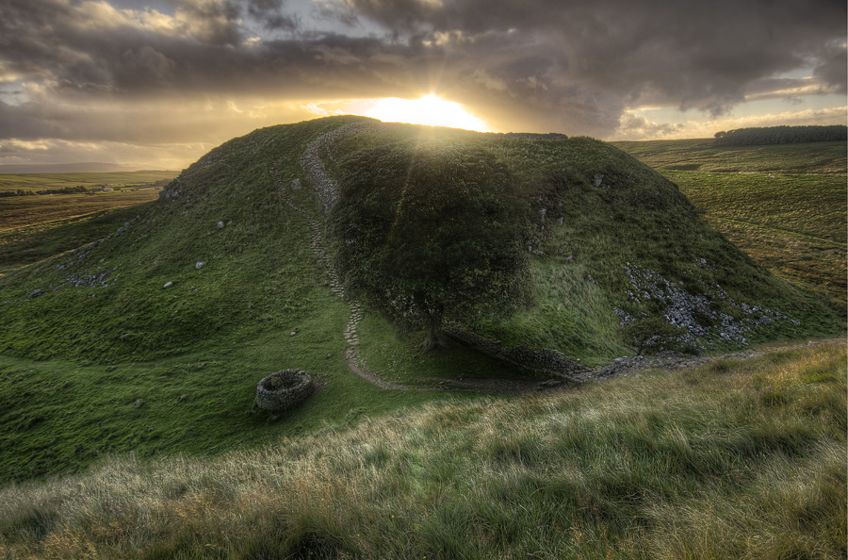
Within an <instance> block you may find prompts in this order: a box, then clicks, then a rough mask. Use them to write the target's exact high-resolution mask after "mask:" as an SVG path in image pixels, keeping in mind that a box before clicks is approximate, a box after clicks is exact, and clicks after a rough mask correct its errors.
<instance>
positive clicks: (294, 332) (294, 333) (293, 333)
mask: <svg viewBox="0 0 848 560" xmlns="http://www.w3.org/2000/svg"><path fill="white" fill-rule="evenodd" d="M296 334H297V331H292V332H290V333H289V336H295V335H296Z"/></svg>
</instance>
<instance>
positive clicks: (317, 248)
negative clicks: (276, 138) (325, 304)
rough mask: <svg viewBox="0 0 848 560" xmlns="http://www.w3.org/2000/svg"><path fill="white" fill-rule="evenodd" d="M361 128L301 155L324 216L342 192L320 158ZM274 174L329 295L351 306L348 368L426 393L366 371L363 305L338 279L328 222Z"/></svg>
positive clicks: (347, 129) (374, 380)
mask: <svg viewBox="0 0 848 560" xmlns="http://www.w3.org/2000/svg"><path fill="white" fill-rule="evenodd" d="M362 126H367V125H363V124H360V123H354V124H350V125H345V126H340V127H338V128H335V129H333V130H332V131H330V132H327V133H325V134H322V135H320V136H319V137H318V138H316V139H315V140H313V141H312V142H310V143H309V144H308V145H307V146H306V149H305V150H304V151H303V154H302V155H301V158H300V164H301V167H302V168H303V171H304V173H305V175H306V179H307V181H308V183H309V185H310V186H311V187H312V188H313V189H314V190H315V193H316V194H317V195H318V199H319V200H320V201H321V209H322V211H323V213H324V214H327V213H328V212H329V211H330V210H332V208H333V206H334V205H335V204H336V202H337V201H338V198H339V188H338V183H336V181H335V179H333V177H332V176H331V175H330V174H329V172H327V169H326V168H325V167H324V162H323V161H322V159H321V156H322V154H323V153H327V151H328V148H329V147H330V146H332V144H333V142H334V141H335V140H337V139H338V138H340V137H342V136H344V135H346V134H351V133H352V132H354V131H355V130H356V129H357V128H360V127H362ZM271 172H272V175H273V177H274V181H275V183H276V184H277V189H278V190H279V192H280V196H281V198H282V200H283V202H284V203H285V204H286V205H287V206H289V207H290V208H291V209H293V210H294V211H295V212H297V213H298V214H299V215H300V216H302V217H303V218H304V219H305V220H306V223H307V225H308V227H309V233H310V243H311V246H312V252H313V254H314V255H315V258H316V260H317V261H318V263H319V264H320V265H321V267H322V268H323V269H324V272H325V274H326V275H327V279H328V283H329V286H330V291H331V292H332V293H333V294H334V295H336V296H338V297H339V298H341V299H343V300H344V301H346V302H348V305H349V306H350V317H349V318H348V321H347V324H346V325H345V329H344V338H345V343H346V346H345V350H344V357H345V362H346V363H347V366H348V368H350V370H351V371H352V372H353V373H355V374H356V375H358V376H359V377H361V378H362V379H364V380H365V381H368V382H369V383H371V384H373V385H375V386H377V387H379V388H380V389H386V390H407V391H408V390H423V389H422V388H419V387H411V386H407V385H401V384H398V383H393V382H391V381H387V380H385V379H383V378H381V377H380V376H379V375H377V374H376V373H374V372H373V371H371V370H369V369H368V368H367V367H366V365H365V362H364V360H363V359H362V355H361V353H360V351H359V323H360V322H361V321H362V305H361V304H360V303H359V302H358V301H357V300H355V299H353V298H352V297H351V296H350V295H349V294H347V293H346V291H345V288H344V283H343V282H342V281H341V278H340V277H339V273H338V270H336V266H335V263H334V262H333V258H332V256H331V254H330V251H329V249H328V248H327V243H326V227H327V226H326V220H325V219H321V218H320V217H316V216H315V214H314V212H310V211H308V210H305V209H303V208H301V207H300V206H298V205H297V204H295V203H294V202H293V201H292V199H291V194H292V192H293V191H294V190H296V188H300V181H299V180H298V179H295V181H296V182H297V184H294V183H293V184H292V185H286V184H284V182H283V180H282V177H281V176H280V172H279V169H278V168H276V167H275V168H273V169H272V170H271Z"/></svg>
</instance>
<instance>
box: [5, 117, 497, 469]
mask: <svg viewBox="0 0 848 560" xmlns="http://www.w3.org/2000/svg"><path fill="white" fill-rule="evenodd" d="M338 124H339V122H338V121H331V122H327V121H319V122H317V123H312V124H310V125H306V126H302V127H278V128H272V129H266V130H264V131H260V132H258V133H257V134H255V135H253V136H251V137H249V138H248V139H246V140H236V141H234V142H232V143H231V144H230V145H228V146H227V147H225V148H224V149H222V150H221V151H220V152H219V154H220V153H223V154H225V157H223V159H222V161H219V162H218V164H217V165H212V166H208V167H203V166H196V167H195V168H193V169H192V170H190V171H189V172H188V173H186V175H185V176H184V177H183V181H185V183H186V184H189V183H190V186H189V187H186V188H184V189H183V193H182V196H181V197H180V198H178V199H176V200H173V201H168V202H164V201H163V202H157V203H154V204H152V205H148V206H144V207H140V208H139V209H138V214H137V219H136V220H135V221H132V222H131V223H130V226H129V227H128V228H127V229H126V231H125V232H124V233H123V234H118V233H117V232H116V230H110V235H109V236H108V237H107V238H106V239H105V240H104V241H103V242H102V243H100V244H99V245H96V246H94V247H93V248H90V249H85V250H83V251H80V252H76V253H65V254H62V255H58V256H56V257H54V258H51V259H47V260H45V261H42V262H39V263H38V264H35V265H32V266H29V267H26V268H24V269H22V270H20V271H18V272H15V273H13V274H10V275H8V276H7V277H6V278H2V279H0V314H2V316H3V321H2V323H0V346H2V349H0V352H2V356H0V438H2V442H3V445H0V480H22V479H26V478H30V477H34V476H43V475H45V474H52V473H57V472H65V471H68V470H76V469H79V468H81V467H84V466H86V465H87V464H89V463H90V462H91V461H92V460H94V459H96V458H97V457H100V456H102V455H103V454H105V453H126V452H128V451H135V452H136V453H139V454H140V455H143V456H148V455H153V454H157V453H162V452H174V451H177V450H180V451H189V452H197V453H204V454H208V453H212V452H218V451H221V450H224V449H231V448H234V447H239V446H244V445H250V444H253V443H256V442H258V441H262V440H265V439H267V438H268V437H269V436H271V435H273V434H281V433H285V434H293V433H299V432H301V431H314V430H316V429H319V428H320V427H322V426H324V425H326V424H339V423H341V424H344V423H346V422H348V421H350V420H351V419H355V418H357V417H358V416H359V415H361V414H364V413H366V412H367V413H368V414H379V413H381V412H384V411H387V410H392V409H395V408H397V407H399V406H404V405H408V404H411V403H420V402H423V401H427V400H431V399H433V398H440V399H444V398H459V399H465V398H467V396H463V395H459V396H456V397H449V396H445V395H442V394H435V393H429V392H422V393H397V392H381V391H378V390H376V389H374V388H373V387H372V386H370V385H369V384H367V383H365V382H364V381H362V380H360V379H359V378H357V377H356V376H354V375H353V374H352V373H351V372H350V371H349V370H348V369H347V366H346V365H345V364H344V361H343V357H342V349H343V345H344V340H343V338H342V331H343V328H344V324H345V321H346V320H347V313H348V310H347V306H346V305H345V304H343V303H342V302H341V301H339V300H338V299H337V298H336V297H335V296H333V295H332V294H331V293H330V291H329V289H328V288H327V287H326V285H325V284H326V279H325V277H324V274H323V271H322V270H321V269H320V268H319V266H318V264H317V263H316V262H315V259H314V256H313V254H312V252H311V249H310V238H309V229H308V227H307V223H306V221H305V219H304V218H303V217H301V216H299V215H297V214H295V213H293V212H291V211H290V210H289V209H288V207H287V206H285V204H283V202H282V200H281V199H280V196H279V191H278V190H277V187H278V185H277V184H276V183H275V181H274V180H272V178H271V176H270V175H269V168H270V167H271V166H272V165H279V168H280V173H281V175H282V177H283V178H284V180H285V181H286V184H287V183H288V181H290V180H291V179H293V178H295V177H298V176H300V174H301V169H300V162H299V156H300V153H301V152H302V149H303V145H304V143H305V142H306V141H307V140H309V139H310V138H311V137H312V136H314V135H315V134H318V133H320V132H321V131H323V130H327V129H328V128H329V127H332V126H336V125H338ZM212 157H213V158H214V157H217V156H216V155H213V156H212ZM298 196H299V197H300V198H299V199H297V202H298V203H300V204H302V205H303V206H305V207H306V208H312V206H311V205H313V204H314V203H315V202H314V200H313V199H312V196H311V194H310V193H309V192H308V191H307V190H306V189H303V190H301V191H300V192H299V193H297V194H295V197H298ZM219 220H223V221H225V222H226V224H227V225H226V227H225V228H224V229H220V230H219V229H218V228H217V227H216V223H217V221H219ZM197 260H204V261H206V263H207V264H206V266H205V267H204V268H203V269H201V270H197V269H195V262H196V261H197ZM57 265H63V266H64V268H62V269H61V270H60V269H59V268H58V267H57ZM104 271H105V272H109V276H108V285H107V286H105V287H103V286H91V287H77V288H74V287H71V286H69V285H68V284H63V282H64V281H65V280H66V279H67V277H68V276H69V275H77V276H81V277H85V276H86V275H89V274H92V273H98V272H104ZM167 281H173V282H174V283H175V287H174V288H173V289H168V290H165V289H163V287H162V286H163V284H164V283H165V282H167ZM37 288H41V289H45V290H48V292H47V293H46V294H45V295H43V296H41V297H38V298H34V299H32V298H29V294H30V292H31V291H32V290H34V289H37ZM292 330H296V331H297V333H298V334H297V335H296V336H294V337H292V336H290V335H289V333H290V332H291V331H292ZM393 336H394V334H393V333H392V332H391V331H390V330H386V331H385V332H384V333H383V334H382V335H379V336H377V337H375V340H376V341H378V342H379V341H380V340H382V339H381V338H380V337H383V338H384V339H385V340H391V338H392V337H393ZM404 352H405V351H404V350H403V349H402V348H401V349H397V350H396V352H395V354H396V355H397V354H399V356H400V358H401V359H403V360H404V363H409V364H415V367H417V368H419V370H412V371H413V372H414V371H424V372H425V373H426V374H427V375H428V376H431V375H432V376H435V377H439V376H441V377H444V376H446V375H447V372H446V371H445V369H446V368H450V370H451V371H453V372H455V373H457V375H463V374H464V368H468V370H469V372H470V374H472V375H474V374H477V375H479V371H480V370H481V369H482V370H485V371H488V370H491V369H493V368H492V364H491V362H490V361H488V360H487V359H485V358H482V357H480V356H477V355H476V354H471V353H470V352H468V351H464V352H460V354H461V355H460V356H458V358H461V361H460V363H461V365H460V366H459V367H457V366H456V364H447V363H445V362H444V360H440V359H439V358H438V357H429V356H427V357H423V358H421V357H419V358H416V356H417V355H416V354H415V353H414V351H413V349H412V348H409V349H408V350H406V352H407V353H404ZM34 360H35V361H34ZM285 367H301V368H305V369H307V370H309V371H312V372H314V373H316V374H317V375H318V376H319V378H321V380H322V381H323V382H324V383H325V386H324V388H323V389H322V390H321V391H320V392H319V393H318V395H316V396H315V397H313V398H311V399H310V400H309V401H308V402H307V403H306V404H305V406H303V407H302V408H299V409H298V410H297V411H296V412H295V413H294V414H293V416H291V417H288V418H286V419H284V420H283V421H280V422H276V423H269V422H268V420H267V416H266V415H263V414H258V413H255V412H252V411H251V404H252V395H253V391H254V387H255V384H256V382H257V381H258V380H259V379H260V378H261V377H262V376H263V375H265V374H267V373H269V372H271V371H275V370H278V369H282V368H285ZM494 373H500V374H504V375H507V374H512V373H513V372H509V371H506V372H494ZM139 400H141V401H143V403H140V405H139V406H136V402H137V401H139Z"/></svg>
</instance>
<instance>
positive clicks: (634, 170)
mask: <svg viewBox="0 0 848 560" xmlns="http://www.w3.org/2000/svg"><path fill="white" fill-rule="evenodd" d="M434 151H440V152H443V153H445V154H446V157H447V155H449V156H450V157H451V158H460V159H462V158H465V159H466V161H468V165H469V167H470V168H473V166H474V165H476V164H477V163H478V162H479V161H490V162H492V163H491V167H492V168H494V169H497V170H498V173H499V174H500V175H503V174H508V176H509V180H510V181H513V182H515V183H517V184H518V190H519V191H520V192H521V193H522V195H523V198H524V202H525V205H526V209H527V226H526V227H527V232H526V237H527V244H528V252H529V253H530V255H531V288H530V291H531V299H530V302H529V304H527V305H526V306H524V308H523V309H521V310H519V311H518V312H517V313H514V314H513V315H512V316H511V317H509V318H508V319H507V320H505V321H504V320H499V319H487V318H483V319H482V320H480V321H475V322H474V323H473V324H470V325H467V326H468V327H469V328H471V329H473V330H475V331H477V332H478V333H481V334H484V335H488V336H490V337H491V338H495V339H498V340H500V341H502V342H503V343H504V344H506V345H510V346H517V345H522V346H529V347H535V348H538V347H541V348H550V349H555V350H558V351H560V352H562V353H564V354H566V355H568V356H569V357H572V358H576V359H580V360H582V361H583V362H584V363H588V364H597V363H601V362H604V361H608V360H610V359H612V358H614V357H615V356H619V355H622V354H626V353H630V352H633V351H634V350H641V351H652V350H668V349H672V350H684V351H686V350H703V349H710V348H720V347H726V346H733V345H739V344H744V343H746V342H748V341H761V340H767V339H772V338H776V337H786V336H796V335H798V334H800V333H807V334H823V333H828V332H835V331H836V330H838V329H839V324H840V321H839V320H838V319H837V318H836V314H835V313H834V310H833V309H832V308H831V307H830V306H828V305H826V304H824V303H823V302H822V301H819V300H818V299H817V298H815V297H812V296H810V295H809V294H806V293H803V292H801V291H800V290H797V289H795V288H792V287H790V286H789V285H788V284H786V283H784V282H782V281H780V280H777V279H775V278H773V277H772V276H771V275H769V274H768V273H766V272H764V271H763V270H762V269H760V268H759V267H757V266H756V265H755V264H754V263H753V262H752V261H751V260H750V259H748V258H747V257H746V256H745V255H743V254H742V253H741V252H740V251H738V250H737V249H736V248H735V247H734V246H733V245H732V244H730V243H729V242H728V241H727V240H726V239H725V238H723V237H722V236H721V235H719V234H718V233H716V232H715V231H714V230H713V229H712V228H711V227H710V226H709V225H708V224H707V223H706V222H705V221H704V220H703V219H702V217H701V216H700V215H699V214H698V212H696V211H695V209H694V207H693V206H692V205H691V204H690V203H689V201H688V200H687V199H686V198H685V197H684V196H683V195H682V194H681V193H680V192H679V191H678V189H677V188H676V186H675V185H674V184H672V183H671V182H669V181H668V180H667V179H665V178H663V177H662V176H661V175H659V174H658V173H656V172H654V171H653V170H651V169H650V168H648V167H646V166H644V165H642V164H640V163H639V162H638V161H636V160H635V159H633V158H632V157H630V156H628V155H627V154H625V153H623V152H621V151H619V150H617V149H615V148H613V147H612V146H610V145H609V144H605V143H603V142H598V141H596V140H592V139H589V138H572V139H565V138H564V137H561V136H548V135H496V134H478V133H470V132H463V131H455V130H442V129H422V128H421V127H414V126H407V125H382V126H374V127H369V128H365V129H361V130H359V131H357V133H356V134H351V135H348V136H347V137H342V138H341V139H340V140H339V141H338V142H336V144H335V147H334V149H333V157H332V161H333V163H334V174H335V175H336V176H337V177H338V178H339V181H340V183H341V185H342V197H341V202H340V204H339V207H340V208H341V210H342V212H340V213H339V214H341V216H342V218H339V217H337V218H336V219H337V220H338V219H343V217H344V215H345V214H346V212H345V204H361V203H362V202H361V201H362V200H364V199H365V200H367V199H368V197H376V198H379V199H380V200H381V201H382V202H381V204H380V205H376V204H375V205H374V208H375V210H374V214H373V215H372V216H369V217H370V219H371V221H372V223H373V224H374V225H373V227H371V228H370V229H368V228H363V227H362V224H361V223H356V224H352V225H355V226H356V228H355V230H354V231H356V233H357V235H358V236H359V237H361V238H367V239H368V241H369V248H371V246H373V245H375V243H374V241H373V240H372V239H371V238H372V237H374V236H377V237H383V238H388V236H389V235H391V230H390V228H388V227H386V225H385V224H391V223H392V219H393V216H394V215H396V214H397V213H398V212H399V211H400V205H401V198H402V197H401V195H400V194H399V193H400V192H401V191H403V187H404V184H405V183H404V182H405V180H407V178H408V173H409V170H410V169H411V168H412V167H413V166H414V165H415V164H416V162H417V161H419V160H421V159H424V158H429V157H432V152H434ZM375 162H378V163H379V164H375ZM463 180H467V178H466V177H464V176H463ZM363 191H364V192H363ZM393 193H394V194H393ZM347 213H349V212H347ZM359 219H360V222H361V221H362V217H360V218H359ZM350 225H351V224H344V223H343V224H341V225H340V226H339V225H337V229H338V230H341V231H345V226H350ZM392 227H396V226H392ZM348 229H350V228H348ZM357 235H355V236H353V238H352V239H346V240H345V243H348V244H349V243H354V244H356V243H357ZM354 252H355V251H354Z"/></svg>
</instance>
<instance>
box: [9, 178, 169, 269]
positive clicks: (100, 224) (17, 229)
mask: <svg viewBox="0 0 848 560" xmlns="http://www.w3.org/2000/svg"><path fill="white" fill-rule="evenodd" d="M174 176H176V172H174V171H133V172H120V173H68V174H61V173H47V174H20V175H0V194H3V193H13V192H14V193H17V192H22V193H27V194H22V195H15V196H8V195H6V196H0V275H2V274H4V273H7V272H9V271H10V270H14V269H15V268H18V267H20V266H23V265H26V264H30V263H33V262H36V261H38V260H41V259H43V258H46V257H49V256H51V255H55V254H58V253H62V252H64V251H67V250H69V249H73V248H75V247H79V246H80V245H84V244H86V243H88V242H90V241H94V240H95V239H98V238H100V237H103V236H104V235H107V234H109V233H111V232H112V231H114V230H115V229H117V228H118V227H120V226H121V224H123V223H124V222H125V221H127V220H130V219H131V218H132V217H133V216H134V215H135V214H134V211H133V210H132V209H128V210H126V211H122V212H114V211H115V210H119V209H122V208H130V207H136V206H138V205H140V204H144V203H146V202H150V201H152V200H155V199H156V197H157V196H158V193H159V189H160V188H161V186H162V185H163V184H165V183H166V182H167V181H169V180H170V179H173V178H174ZM79 187H82V188H84V189H86V190H87V191H88V192H77V193H71V194H66V193H64V191H63V190H67V189H69V188H70V189H73V188H79ZM41 191H56V192H57V194H49V195H47V194H41V195H36V194H34V193H37V192H41Z"/></svg>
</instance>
